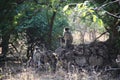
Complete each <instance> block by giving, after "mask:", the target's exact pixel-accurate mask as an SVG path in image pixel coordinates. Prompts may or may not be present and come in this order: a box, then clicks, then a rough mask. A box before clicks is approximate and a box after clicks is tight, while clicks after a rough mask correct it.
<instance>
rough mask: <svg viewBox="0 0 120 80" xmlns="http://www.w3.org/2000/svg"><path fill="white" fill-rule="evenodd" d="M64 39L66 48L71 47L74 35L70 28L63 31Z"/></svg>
mask: <svg viewBox="0 0 120 80" xmlns="http://www.w3.org/2000/svg"><path fill="white" fill-rule="evenodd" d="M63 39H64V44H65V47H66V48H70V46H71V45H72V42H73V36H72V34H71V32H70V30H69V28H65V29H64V32H63Z"/></svg>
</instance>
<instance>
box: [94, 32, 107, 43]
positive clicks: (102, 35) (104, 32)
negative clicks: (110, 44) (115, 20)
mask: <svg viewBox="0 0 120 80" xmlns="http://www.w3.org/2000/svg"><path fill="white" fill-rule="evenodd" d="M106 33H107V31H106V32H103V33H102V34H101V35H100V36H98V37H97V38H96V39H95V40H94V42H95V41H96V40H97V39H99V38H100V37H102V36H103V35H104V34H106Z"/></svg>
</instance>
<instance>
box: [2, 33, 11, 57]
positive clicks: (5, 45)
mask: <svg viewBox="0 0 120 80" xmlns="http://www.w3.org/2000/svg"><path fill="white" fill-rule="evenodd" d="M3 35H4V34H3ZM9 39H10V35H9V34H8V35H4V36H2V54H3V56H2V57H4V58H5V57H6V54H7V52H8V44H9Z"/></svg>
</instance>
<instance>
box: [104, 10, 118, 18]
mask: <svg viewBox="0 0 120 80" xmlns="http://www.w3.org/2000/svg"><path fill="white" fill-rule="evenodd" d="M106 14H108V15H110V16H112V17H114V18H117V19H120V16H117V15H114V14H112V13H110V12H108V11H106Z"/></svg>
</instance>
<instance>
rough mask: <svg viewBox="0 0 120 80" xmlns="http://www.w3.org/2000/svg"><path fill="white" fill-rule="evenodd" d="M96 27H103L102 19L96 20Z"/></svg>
mask: <svg viewBox="0 0 120 80" xmlns="http://www.w3.org/2000/svg"><path fill="white" fill-rule="evenodd" d="M98 25H99V26H100V27H103V26H104V24H103V21H102V19H98Z"/></svg>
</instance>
